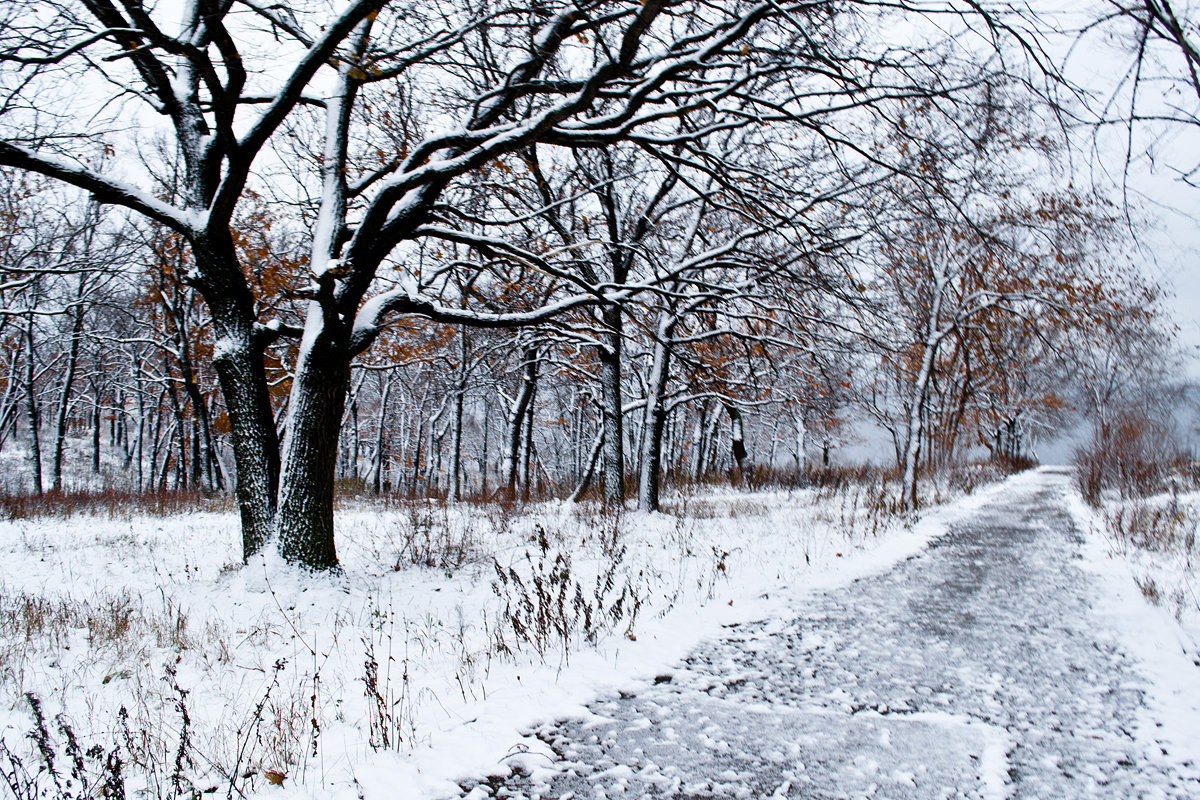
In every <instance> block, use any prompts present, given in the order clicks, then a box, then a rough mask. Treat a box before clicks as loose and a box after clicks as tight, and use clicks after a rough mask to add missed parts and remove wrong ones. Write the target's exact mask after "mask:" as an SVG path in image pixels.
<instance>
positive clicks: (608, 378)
mask: <svg viewBox="0 0 1200 800" xmlns="http://www.w3.org/2000/svg"><path fill="white" fill-rule="evenodd" d="M603 320H604V324H605V326H606V327H607V328H608V332H606V333H605V334H603V335H602V336H601V341H602V343H603V344H602V346H601V347H600V408H601V414H602V415H603V420H604V444H603V448H604V449H603V452H602V453H601V462H602V463H601V469H600V477H601V482H602V484H603V498H604V505H606V506H611V507H614V508H618V509H619V508H622V507H623V506H624V505H625V431H624V427H623V418H622V413H621V405H622V397H621V349H622V341H621V329H622V316H621V309H619V308H609V309H605V310H604V314H603Z"/></svg>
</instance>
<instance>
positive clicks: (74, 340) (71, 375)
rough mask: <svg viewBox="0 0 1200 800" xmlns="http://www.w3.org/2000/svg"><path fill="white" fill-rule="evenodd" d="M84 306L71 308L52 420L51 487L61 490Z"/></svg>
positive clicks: (81, 292)
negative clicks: (68, 341)
mask: <svg viewBox="0 0 1200 800" xmlns="http://www.w3.org/2000/svg"><path fill="white" fill-rule="evenodd" d="M84 282H85V279H84V278H82V277H81V278H80V279H79V292H78V296H77V298H76V300H77V301H81V300H82V298H83V294H84ZM85 310H86V309H85V307H84V305H83V303H82V302H76V304H75V308H74V309H73V310H72V312H71V314H72V320H71V346H70V348H68V350H67V364H66V372H64V373H63V382H62V391H61V392H60V393H59V398H58V413H57V415H56V417H55V420H54V462H53V468H52V470H51V484H50V485H51V488H52V489H53V490H54V491H56V492H59V491H62V488H63V487H62V467H63V446H64V444H65V442H66V438H67V411H68V410H69V408H70V405H71V387H72V386H73V385H74V383H75V373H76V371H77V369H78V366H79V340H80V339H81V338H82V337H83V315H84V311H85Z"/></svg>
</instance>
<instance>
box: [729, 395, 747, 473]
mask: <svg viewBox="0 0 1200 800" xmlns="http://www.w3.org/2000/svg"><path fill="white" fill-rule="evenodd" d="M725 411H726V412H727V413H728V414H729V452H730V453H731V454H732V455H733V462H734V464H736V465H737V471H738V476H739V477H740V478H743V479H744V478H745V477H746V438H745V437H746V434H745V426H744V425H743V423H742V411H741V409H739V408H738V407H737V406H735V405H734V404H733V403H726V404H725Z"/></svg>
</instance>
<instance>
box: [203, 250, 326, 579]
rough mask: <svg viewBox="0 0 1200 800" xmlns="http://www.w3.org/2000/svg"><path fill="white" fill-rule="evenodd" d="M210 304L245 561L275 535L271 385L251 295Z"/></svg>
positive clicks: (276, 437) (275, 447)
mask: <svg viewBox="0 0 1200 800" xmlns="http://www.w3.org/2000/svg"><path fill="white" fill-rule="evenodd" d="M197 250H199V248H198V249H197ZM206 301H207V302H208V306H209V309H210V311H211V312H212V320H213V333H214V338H215V345H214V355H213V366H214V368H215V370H216V373H217V381H218V383H219V384H220V386H221V392H222V394H223V396H224V398H225V408H226V412H227V413H228V415H229V428H230V433H231V435H232V439H233V461H234V469H235V470H236V483H235V495H236V497H237V503H238V511H239V512H240V515H241V522H242V558H243V560H244V559H247V558H249V557H250V556H251V555H253V554H254V553H257V552H258V551H259V550H261V549H262V547H263V545H265V544H266V543H267V540H268V539H270V538H271V536H272V535H273V534H274V531H275V502H276V494H277V492H278V489H279V470H280V458H279V434H278V432H277V430H276V428H275V416H274V413H273V412H272V409H271V398H270V395H269V394H268V391H267V387H268V386H269V385H270V384H269V383H268V381H267V373H266V367H265V366H264V364H263V344H262V342H261V341H259V339H258V337H257V336H256V335H255V330H254V326H253V319H254V315H253V304H252V302H251V299H250V297H249V293H248V292H247V293H246V296H245V297H244V298H237V297H232V296H231V295H230V294H215V295H214V296H211V297H206ZM341 418H342V417H341V412H340V410H339V411H338V413H337V415H336V416H335V417H334V424H335V425H336V424H338V423H340V422H341ZM335 441H336V440H335ZM331 483H332V482H331Z"/></svg>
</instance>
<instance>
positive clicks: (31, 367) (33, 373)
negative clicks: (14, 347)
mask: <svg viewBox="0 0 1200 800" xmlns="http://www.w3.org/2000/svg"><path fill="white" fill-rule="evenodd" d="M33 327H34V326H33V312H32V311H30V312H29V314H27V315H26V320H25V350H26V357H25V395H26V397H27V398H28V400H29V403H28V406H27V407H26V418H27V420H28V423H29V468H30V470H31V471H32V474H33V493H34V494H35V495H37V496H38V497H41V495H42V492H43V491H44V490H43V488H42V442H41V439H40V437H39V433H38V429H39V427H40V426H41V418H40V417H41V415H40V414H39V413H38V402H37V386H36V383H37V364H35V363H34V358H33V357H34V353H35V352H36V351H35V348H34V340H33Z"/></svg>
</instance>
